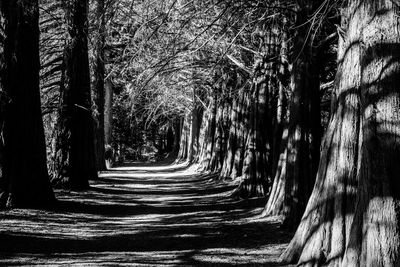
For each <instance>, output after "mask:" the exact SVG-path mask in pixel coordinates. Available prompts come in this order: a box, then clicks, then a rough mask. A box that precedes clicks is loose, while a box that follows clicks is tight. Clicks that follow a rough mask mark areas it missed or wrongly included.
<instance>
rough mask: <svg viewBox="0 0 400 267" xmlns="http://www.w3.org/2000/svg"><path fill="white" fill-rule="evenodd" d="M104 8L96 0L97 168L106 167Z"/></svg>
mask: <svg viewBox="0 0 400 267" xmlns="http://www.w3.org/2000/svg"><path fill="white" fill-rule="evenodd" d="M105 23H106V21H105V9H104V0H97V1H96V31H95V47H94V54H95V62H94V82H93V87H94V88H93V89H94V98H95V104H96V107H97V112H96V128H95V129H96V135H95V136H96V138H95V140H96V166H97V170H99V171H102V170H105V169H106V165H105V135H104V105H105V86H104V75H105V62H104V45H105V34H106V32H105V31H106V28H105V26H106V25H105Z"/></svg>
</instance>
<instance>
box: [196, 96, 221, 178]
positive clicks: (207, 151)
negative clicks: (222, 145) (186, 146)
mask: <svg viewBox="0 0 400 267" xmlns="http://www.w3.org/2000/svg"><path fill="white" fill-rule="evenodd" d="M216 112H217V105H216V97H215V96H213V97H212V98H211V99H210V104H209V108H208V110H207V111H206V113H205V114H206V115H205V117H206V118H205V120H204V119H203V121H204V122H205V123H206V126H205V129H204V141H203V148H202V153H201V155H200V160H199V161H200V166H199V169H200V170H202V171H208V170H210V168H211V165H210V164H211V158H212V154H213V150H214V146H215V142H214V137H215V129H216V121H215V120H216Z"/></svg>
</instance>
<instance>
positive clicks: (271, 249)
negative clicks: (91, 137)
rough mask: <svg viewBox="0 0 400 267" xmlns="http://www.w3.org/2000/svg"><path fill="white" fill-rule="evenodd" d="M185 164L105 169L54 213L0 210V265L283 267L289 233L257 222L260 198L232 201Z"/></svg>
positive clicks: (60, 194)
mask: <svg viewBox="0 0 400 267" xmlns="http://www.w3.org/2000/svg"><path fill="white" fill-rule="evenodd" d="M211 178H212V176H210V175H202V174H199V173H197V172H195V171H194V169H193V168H186V167H185V166H182V165H171V166H135V165H133V166H131V167H120V168H115V169H113V170H112V171H108V172H104V173H103V174H102V175H101V178H100V179H99V180H98V181H94V182H91V189H90V190H89V191H87V192H66V191H56V195H57V198H58V200H59V204H58V206H57V208H55V209H53V210H47V211H40V210H18V209H16V210H10V211H1V212H0V265H1V266H10V265H40V266H43V265H52V266H54V265H79V266H88V265H89V266H100V265H103V266H118V265H124V266H177V265H183V266H240V265H242V266H257V265H260V266H281V265H280V264H279V263H278V257H279V255H280V253H281V252H282V251H283V250H284V249H285V247H286V246H287V243H288V242H289V240H290V236H289V235H288V234H285V233H284V232H282V231H281V230H280V229H279V225H278V224H277V223H276V222H274V221H273V220H271V219H262V218H257V216H258V214H260V212H261V210H262V207H263V206H264V204H265V200H264V199H255V200H248V201H238V200H233V199H231V198H229V197H228V196H229V193H230V191H231V190H232V189H233V187H232V186H230V185H229V184H221V183H214V182H213V181H212V179H211Z"/></svg>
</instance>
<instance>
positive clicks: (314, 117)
mask: <svg viewBox="0 0 400 267" xmlns="http://www.w3.org/2000/svg"><path fill="white" fill-rule="evenodd" d="M319 4H320V3H319V2H318V1H297V3H296V5H297V10H296V11H297V12H296V16H295V17H296V18H295V22H294V23H295V25H294V28H295V29H296V31H295V32H294V33H292V36H293V48H292V53H291V54H292V58H291V60H290V61H291V62H292V67H291V73H290V76H291V77H290V80H291V84H290V91H291V97H290V99H289V110H288V114H287V117H288V118H287V120H288V121H287V124H286V125H285V131H284V132H283V133H282V134H283V136H282V139H281V140H282V141H281V151H280V161H279V164H278V167H277V170H278V171H277V172H276V175H275V181H274V185H273V188H272V190H271V192H272V194H271V195H270V197H269V200H268V203H267V205H266V209H265V211H264V214H265V215H282V216H283V219H284V224H285V225H286V226H288V227H290V228H294V229H295V227H296V226H297V224H298V222H299V220H300V219H301V216H302V213H303V211H304V208H305V206H306V204H307V200H308V197H309V196H310V194H311V191H312V188H313V185H314V178H315V174H316V169H317V167H316V166H318V160H319V147H320V137H321V129H320V128H321V118H320V109H319V106H320V97H319V87H320V82H319V70H318V68H317V66H318V65H317V57H316V55H317V53H316V50H317V49H316V48H314V47H313V44H312V41H313V40H311V37H310V35H309V34H308V31H309V29H310V26H309V25H308V24H307V21H308V20H309V18H310V17H311V15H312V14H313V13H314V12H315V10H316V9H317V8H318V7H319ZM284 20H285V18H284ZM283 31H284V32H285V30H283ZM283 36H284V38H287V36H286V35H283ZM286 42H287V40H283V41H282V46H283V47H282V48H281V49H282V51H281V53H285V50H286V47H285V46H286V45H287V44H286ZM281 56H285V55H281Z"/></svg>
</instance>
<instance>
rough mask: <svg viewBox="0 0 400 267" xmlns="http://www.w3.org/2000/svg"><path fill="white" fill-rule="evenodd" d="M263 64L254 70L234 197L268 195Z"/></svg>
mask: <svg viewBox="0 0 400 267" xmlns="http://www.w3.org/2000/svg"><path fill="white" fill-rule="evenodd" d="M263 66H264V64H263V62H262V61H261V62H259V63H258V65H257V66H256V68H255V78H254V81H253V86H252V97H251V99H252V101H250V107H251V113H250V119H249V127H250V130H249V134H248V138H247V142H246V150H245V156H244V162H243V170H242V177H241V183H240V185H239V186H238V189H237V190H236V191H235V192H234V195H238V196H239V197H242V198H250V197H256V196H264V195H265V194H266V193H267V191H268V140H267V134H266V132H265V131H266V130H267V129H266V127H265V125H267V120H268V116H267V76H266V75H265V74H264V73H265V72H263V71H262V70H261V69H262V68H263Z"/></svg>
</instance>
